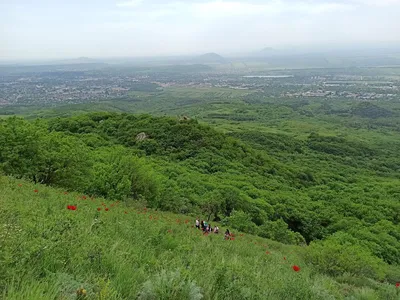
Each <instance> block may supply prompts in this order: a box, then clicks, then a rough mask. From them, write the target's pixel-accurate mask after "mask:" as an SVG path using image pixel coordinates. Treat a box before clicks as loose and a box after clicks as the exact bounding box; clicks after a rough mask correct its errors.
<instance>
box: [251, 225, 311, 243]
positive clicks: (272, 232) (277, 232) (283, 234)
mask: <svg viewBox="0 0 400 300" xmlns="http://www.w3.org/2000/svg"><path fill="white" fill-rule="evenodd" d="M258 235H259V236H261V237H264V238H267V239H271V240H275V241H278V242H281V243H284V244H289V245H302V244H305V240H304V238H303V236H302V235H301V234H300V233H298V232H293V231H291V230H290V229H288V225H287V224H286V223H285V221H283V220H282V219H279V220H277V221H267V222H265V224H264V225H262V226H260V227H259V234H258Z"/></svg>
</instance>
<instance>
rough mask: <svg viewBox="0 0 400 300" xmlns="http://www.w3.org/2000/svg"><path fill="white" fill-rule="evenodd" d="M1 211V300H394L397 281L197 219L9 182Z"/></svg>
mask: <svg viewBox="0 0 400 300" xmlns="http://www.w3.org/2000/svg"><path fill="white" fill-rule="evenodd" d="M71 205H73V206H75V207H76V209H75V210H71V209H67V207H68V206H71ZM0 207H1V210H0V225H1V226H2V231H1V239H0V243H1V244H0V246H1V251H0V270H1V272H0V295H2V296H3V298H5V299H40V300H42V299H323V300H326V299H399V289H396V287H395V285H394V284H387V283H379V282H375V281H372V280H370V279H366V278H356V277H352V276H351V275H350V274H347V275H343V276H337V277H335V279H333V278H329V277H327V276H325V275H322V274H321V273H319V272H318V271H317V270H316V268H314V266H313V265H311V264H309V263H307V262H306V261H307V259H306V258H305V257H306V256H307V253H308V251H309V249H308V247H298V246H287V245H283V244H280V243H277V242H273V241H270V240H265V239H262V238H260V237H255V236H251V235H248V234H241V233H239V232H235V236H234V237H233V238H231V240H229V241H226V240H224V239H223V237H222V234H220V235H209V236H204V235H203V234H201V233H200V232H199V231H198V230H196V229H194V228H193V227H192V226H193V222H194V218H193V217H188V216H183V215H174V214H171V213H166V212H159V211H154V210H150V209H146V208H144V207H140V206H135V207H136V208H135V207H133V206H128V205H127V203H126V202H119V201H110V200H104V199H101V198H91V197H89V196H85V195H82V194H78V193H67V192H65V190H63V189H54V188H50V187H47V186H44V185H34V184H32V183H29V182H26V181H22V180H15V179H11V178H7V177H0ZM221 227H222V226H221ZM224 228H225V227H224ZM224 228H223V229H224ZM294 265H296V266H299V267H300V271H299V272H295V271H294V270H293V268H292V267H293V266H294ZM80 289H83V290H85V291H83V292H82V290H81V292H82V293H84V294H86V295H81V296H78V295H77V290H80Z"/></svg>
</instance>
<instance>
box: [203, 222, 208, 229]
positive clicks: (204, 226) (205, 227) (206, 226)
mask: <svg viewBox="0 0 400 300" xmlns="http://www.w3.org/2000/svg"><path fill="white" fill-rule="evenodd" d="M207 228H208V224H207V222H206V221H204V225H203V231H207Z"/></svg>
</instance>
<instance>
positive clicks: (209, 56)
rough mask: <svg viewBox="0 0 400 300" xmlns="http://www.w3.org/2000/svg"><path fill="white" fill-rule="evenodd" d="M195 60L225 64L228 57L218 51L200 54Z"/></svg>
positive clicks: (202, 62) (204, 62)
mask: <svg viewBox="0 0 400 300" xmlns="http://www.w3.org/2000/svg"><path fill="white" fill-rule="evenodd" d="M193 61H194V62H196V63H200V64H224V63H226V59H225V58H223V57H222V56H221V55H219V54H217V53H213V52H212V53H206V54H203V55H200V56H197V57H195V58H194V59H193Z"/></svg>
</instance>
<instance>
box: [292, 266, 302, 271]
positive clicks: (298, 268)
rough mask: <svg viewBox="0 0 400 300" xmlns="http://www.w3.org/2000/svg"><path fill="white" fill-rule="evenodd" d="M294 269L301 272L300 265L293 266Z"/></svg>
mask: <svg viewBox="0 0 400 300" xmlns="http://www.w3.org/2000/svg"><path fill="white" fill-rule="evenodd" d="M292 269H293V271H295V272H299V271H300V267H299V266H296V265H294V266H293V267H292Z"/></svg>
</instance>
